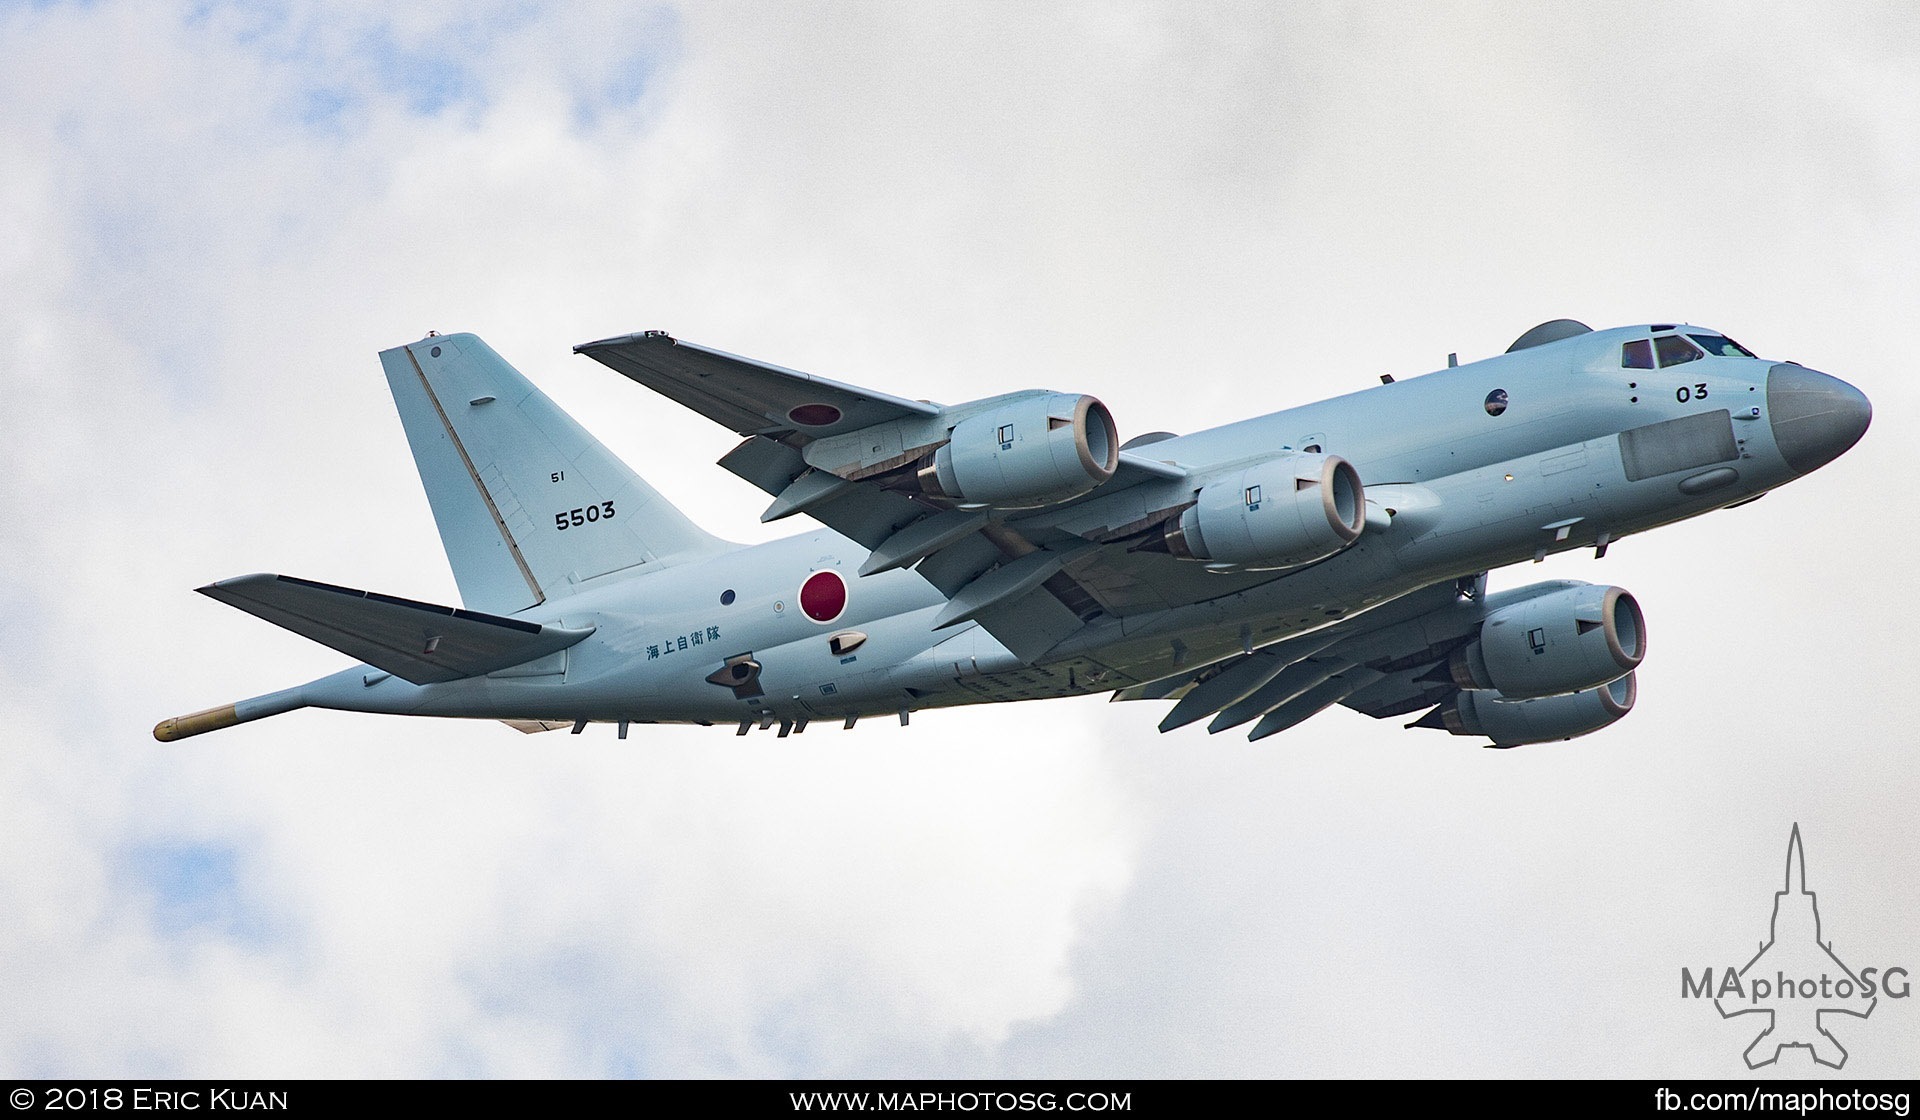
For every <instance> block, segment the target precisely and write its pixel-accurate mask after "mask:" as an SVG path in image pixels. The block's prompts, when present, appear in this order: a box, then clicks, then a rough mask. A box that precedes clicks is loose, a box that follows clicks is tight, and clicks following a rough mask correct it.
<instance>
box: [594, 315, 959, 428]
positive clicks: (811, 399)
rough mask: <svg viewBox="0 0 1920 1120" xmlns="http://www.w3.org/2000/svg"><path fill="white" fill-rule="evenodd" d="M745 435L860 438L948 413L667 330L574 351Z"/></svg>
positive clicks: (919, 402)
mask: <svg viewBox="0 0 1920 1120" xmlns="http://www.w3.org/2000/svg"><path fill="white" fill-rule="evenodd" d="M573 350H574V353H576V354H585V355H587V356H588V357H590V358H592V359H594V360H595V361H597V362H601V363H603V364H605V365H607V366H609V367H611V368H612V369H614V370H615V371H617V372H619V373H622V374H624V375H626V376H627V377H630V378H632V379H633V380H635V381H638V382H639V383H640V384H642V385H645V386H646V387H647V388H649V389H652V390H653V391H655V392H657V393H659V394H660V395H662V396H665V397H669V398H671V399H673V400H675V401H678V402H679V403H681V404H683V405H686V406H687V407H688V408H690V409H692V410H694V411H695V412H698V413H699V414H700V415H702V416H705V417H706V418H707V419H709V420H712V421H714V422H715V423H719V424H724V425H726V426H727V427H728V428H731V429H732V430H733V431H735V432H738V433H740V434H741V435H743V436H754V435H765V436H774V437H779V436H781V435H782V434H799V435H800V436H801V437H803V438H804V439H818V438H820V437H822V436H830V435H839V434H840V433H842V432H852V431H857V430H859V429H861V428H869V427H872V426H873V425H875V424H884V423H886V422H887V421H889V420H900V419H903V418H906V417H909V416H937V415H939V413H940V406H939V405H936V404H929V403H928V402H926V401H909V400H903V399H901V398H899V397H891V396H888V395H887V394H885V393H876V392H873V391H872V390H869V389H860V388H856V387H854V386H852V385H843V384H841V383H840V382H838V381H830V380H828V379H827V378H824V377H815V376H813V375H812V374H807V373H800V372H798V371H796V370H790V369H785V368H782V367H780V366H776V365H769V364H768V363H766V362H756V361H754V360H753V359H751V358H741V357H737V356H735V355H733V354H727V353H723V352H722V351H719V350H710V349H708V348H707V347H705V346H695V345H693V344H692V343H689V342H681V341H680V340H679V339H676V338H673V337H672V336H670V335H668V334H667V333H666V332H665V331H645V332H643V333H641V334H630V335H623V336H621V337H619V338H603V339H601V340H600V341H598V342H583V343H581V344H580V345H578V346H576V347H574V348H573Z"/></svg>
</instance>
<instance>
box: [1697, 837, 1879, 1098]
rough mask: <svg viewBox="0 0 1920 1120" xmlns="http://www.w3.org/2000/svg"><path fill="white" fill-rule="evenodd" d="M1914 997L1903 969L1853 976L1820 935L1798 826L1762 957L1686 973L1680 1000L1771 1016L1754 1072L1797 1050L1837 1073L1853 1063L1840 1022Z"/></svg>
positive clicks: (1753, 1060) (1752, 1050)
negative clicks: (1885, 1002) (1838, 1030)
mask: <svg viewBox="0 0 1920 1120" xmlns="http://www.w3.org/2000/svg"><path fill="white" fill-rule="evenodd" d="M1911 994H1912V985H1911V983H1910V982H1909V979H1908V976H1907V970H1906V969H1905V968H1902V967H1900V966H1898V965H1890V966H1874V967H1871V968H1862V969H1859V970H1858V971H1855V970H1854V969H1851V968H1848V967H1847V966H1846V965H1845V964H1843V963H1841V960H1840V958H1839V957H1838V956H1836V955H1835V954H1834V951H1833V942H1832V941H1829V940H1825V939H1823V938H1822V937H1821V935H1820V907H1819V904H1818V903H1817V902H1816V901H1815V899H1814V895H1813V892H1812V891H1810V890H1808V889H1807V861H1806V855H1805V853H1804V851H1802V849H1801V846H1800V826H1799V825H1797V824H1796V825H1794V826H1793V835H1792V836H1791V837H1790V838H1789V839H1788V840H1787V877H1786V883H1785V885H1784V886H1783V887H1782V889H1781V890H1780V891H1779V892H1778V893H1776V894H1775V895H1774V896H1773V924H1772V926H1771V927H1770V928H1769V930H1768V932H1767V939H1766V940H1765V941H1763V942H1761V943H1760V951H1759V952H1758V953H1755V954H1754V957H1753V959H1752V960H1750V961H1748V962H1747V963H1746V965H1745V966H1744V967H1741V968H1734V967H1732V966H1730V965H1729V966H1726V967H1723V968H1719V969H1715V968H1705V969H1702V970H1700V971H1699V972H1697V973H1696V972H1694V971H1693V970H1692V969H1689V968H1684V967H1683V968H1681V970H1680V995H1681V998H1683V999H1712V1000H1713V1005H1714V1007H1715V1008H1717V1009H1719V1011H1720V1014H1721V1015H1722V1016H1724V1017H1726V1018H1729V1019H1731V1018H1733V1017H1734V1016H1736V1015H1753V1016H1756V1017H1757V1016H1761V1015H1764V1016H1766V1019H1765V1022H1766V1024H1767V1028H1766V1029H1765V1030H1763V1031H1761V1032H1760V1035H1759V1037H1757V1038H1755V1039H1754V1040H1753V1045H1751V1046H1749V1047H1747V1050H1746V1054H1745V1057H1746V1060H1747V1067H1748V1068H1749V1069H1759V1068H1760V1067H1761V1066H1764V1065H1771V1064H1772V1063H1774V1062H1776V1061H1778V1060H1779V1059H1780V1052H1781V1051H1782V1050H1785V1049H1787V1048H1788V1047H1795V1046H1797V1047H1801V1048H1803V1049H1805V1050H1807V1051H1808V1052H1809V1053H1810V1054H1812V1056H1813V1060H1814V1061H1816V1062H1819V1063H1820V1064H1821V1065H1823V1066H1832V1067H1833V1068H1834V1069H1839V1068H1840V1067H1841V1066H1844V1065H1846V1064H1847V1050H1846V1047H1844V1046H1842V1045H1840V1040H1839V1039H1837V1038H1835V1037H1834V1035H1833V1032H1832V1031H1831V1030H1830V1029H1829V1027H1831V1026H1833V1025H1835V1024H1836V1023H1837V1022H1838V1019H1837V1017H1838V1016H1841V1015H1847V1016H1851V1017H1853V1018H1856V1019H1865V1018H1866V1017H1867V1016H1869V1015H1871V1014H1873V1009H1874V1008H1875V1007H1878V1006H1879V1005H1880V1000H1881V998H1882V997H1885V998H1887V999H1906V998H1907V997H1908V996H1909V995H1911ZM1756 1021H1758V1020H1757V1019H1756Z"/></svg>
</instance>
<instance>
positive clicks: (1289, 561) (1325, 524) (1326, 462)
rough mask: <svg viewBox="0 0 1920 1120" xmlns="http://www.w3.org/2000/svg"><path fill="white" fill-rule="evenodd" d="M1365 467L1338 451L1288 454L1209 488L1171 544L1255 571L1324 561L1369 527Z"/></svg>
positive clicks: (1179, 552) (1185, 553)
mask: <svg viewBox="0 0 1920 1120" xmlns="http://www.w3.org/2000/svg"><path fill="white" fill-rule="evenodd" d="M1366 518H1367V503H1366V498H1365V495H1364V493H1363V491H1362V490H1361V487H1360V473H1359V472H1358V471H1356V470H1354V469H1353V464H1351V463H1349V462H1347V461H1346V460H1345V459H1342V458H1340V457H1339V456H1338V455H1284V456H1281V457H1280V458H1277V459H1270V460H1268V461H1267V462H1264V463H1261V464H1259V465H1257V466H1252V467H1248V468H1247V469H1246V470H1243V471H1240V472H1239V473H1237V474H1233V475H1229V476H1227V477H1225V478H1222V479H1218V480H1216V481H1214V482H1211V483H1208V484H1207V485H1206V486H1204V487H1202V488H1201V490H1200V493H1199V495H1198V496H1197V498H1196V500H1195V501H1194V504H1193V505H1192V506H1190V507H1188V508H1187V510H1186V511H1185V512H1183V513H1182V514H1181V515H1180V521H1179V523H1178V524H1177V525H1173V526H1170V527H1169V528H1168V529H1167V531H1166V545H1167V551H1168V552H1171V553H1172V554H1173V555H1175V556H1178V557H1180V558H1181V559H1183V560H1205V561H1211V562H1213V563H1217V564H1231V565H1234V566H1236V567H1243V568H1251V569H1254V570H1260V569H1266V568H1291V567H1297V566H1299V565H1301V564H1310V563H1312V562H1313V561H1315V560H1322V559H1325V558H1326V557H1328V556H1332V555H1333V554H1334V553H1336V552H1339V551H1340V550H1341V549H1343V548H1345V547H1347V546H1348V545H1350V544H1352V543H1353V542H1354V541H1356V540H1358V539H1359V537H1360V531H1361V530H1362V529H1363V528H1365V527H1366Z"/></svg>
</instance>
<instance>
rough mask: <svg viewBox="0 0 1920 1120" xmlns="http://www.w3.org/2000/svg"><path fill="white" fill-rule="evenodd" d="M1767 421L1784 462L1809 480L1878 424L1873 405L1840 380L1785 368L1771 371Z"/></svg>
mask: <svg viewBox="0 0 1920 1120" xmlns="http://www.w3.org/2000/svg"><path fill="white" fill-rule="evenodd" d="M1767 415H1768V416H1769V417H1770V421H1769V422H1770V423H1771V424H1772V426H1773V442H1774V445H1775V446H1776V447H1778V448H1779V449H1780V455H1781V457H1782V458H1784V459H1785V460H1786V461H1787V466H1789V467H1791V468H1793V470H1794V472H1795V473H1796V474H1806V473H1807V472H1809V471H1812V470H1814V469H1815V468H1818V467H1822V466H1825V465H1826V464H1828V463H1831V462H1832V461H1834V460H1835V459H1837V458H1839V457H1840V456H1841V454H1843V453H1844V452H1845V451H1846V450H1847V448H1849V447H1852V446H1853V445H1854V444H1856V443H1858V442H1859V441H1860V437H1861V436H1863V435H1865V434H1866V431H1867V425H1868V424H1870V423H1872V421H1873V404H1872V403H1871V402H1869V401H1868V400H1867V395H1866V394H1865V393H1862V392H1861V391H1860V390H1858V389H1856V388H1854V387H1853V386H1851V385H1849V384H1847V383H1846V382H1844V381H1842V380H1840V379H1839V378H1837V377H1829V376H1828V375H1826V374H1824V373H1821V372H1819V371H1818V370H1811V369H1808V368H1806V367H1805V366H1796V365H1784V364H1783V365H1777V366H1774V367H1773V368H1772V369H1771V370H1768V371H1767Z"/></svg>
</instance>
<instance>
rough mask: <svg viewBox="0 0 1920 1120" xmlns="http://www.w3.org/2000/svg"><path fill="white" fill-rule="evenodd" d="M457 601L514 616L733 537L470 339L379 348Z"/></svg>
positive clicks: (722, 547) (713, 548)
mask: <svg viewBox="0 0 1920 1120" xmlns="http://www.w3.org/2000/svg"><path fill="white" fill-rule="evenodd" d="M380 364H381V366H382V368H383V369H385V371H386V374H387V383H388V385H389V386H390V387H391V388H392V390H393V400H394V404H395V406H397V407H398V409H399V411H400V421H401V424H402V425H403V426H404V427H405V428H406V432H407V442H408V443H409V444H410V445H411V446H412V448H413V457H414V462H415V464H416V465H417V466H418V467H419V469H420V481H421V483H422V484H423V485H424V486H425V487H426V491H427V501H428V503H429V504H431V505H432V507H433V518H434V522H435V523H436V524H437V525H438V526H439V528H440V541H441V543H442V544H443V545H444V546H445V547H446V551H447V560H448V562H449V563H450V564H452V566H453V578H454V582H455V583H457V584H458V585H459V587H460V597H461V600H462V601H463V602H464V603H465V604H466V605H467V606H468V607H472V608H474V609H477V610H484V611H493V612H498V613H500V614H512V613H514V612H516V611H521V610H525V609H526V608H528V607H531V606H535V605H537V604H539V603H542V602H545V601H546V600H547V599H550V598H558V597H562V596H565V595H568V594H571V593H572V592H573V591H574V590H575V589H576V588H577V586H578V585H579V584H582V583H584V582H586V581H587V580H591V579H594V578H595V577H598V576H603V575H608V574H610V573H613V572H618V571H623V570H627V569H632V568H637V567H640V566H642V565H648V564H662V563H666V562H670V561H674V560H679V559H685V558H688V557H692V556H701V555H711V554H713V553H717V552H723V551H726V550H728V549H729V548H731V547H732V546H731V545H729V544H727V542H725V541H722V540H720V539H719V538H717V537H714V536H712V535H710V534H708V533H707V532H705V531H704V530H702V529H701V528H700V527H699V526H697V525H695V524H694V523H693V522H692V521H691V520H689V519H688V518H687V516H686V515H685V514H683V513H681V512H680V511H679V510H678V509H675V508H674V507H673V505H672V504H671V503H669V502H668V501H667V500H666V499H665V498H663V497H661V496H660V493H659V492H658V491H656V490H655V489H654V488H653V487H651V486H649V485H647V483H646V482H645V481H644V480H642V479H641V478H640V476H639V475H637V474H635V473H633V470H632V468H630V467H628V466H627V465H626V464H625V463H623V462H621V461H620V459H619V458H618V457H617V456H615V455H614V454H613V453H612V452H611V451H608V450H607V449H606V448H605V447H604V446H602V445H601V443H600V441H598V440H596V439H594V438H593V436H592V435H590V434H588V432H587V431H586V429H584V428H582V427H581V426H580V425H579V424H578V423H576V422H575V421H574V419H573V418H572V417H571V416H568V415H567V414H566V413H565V412H563V411H561V409H560V407H559V406H558V405H556V404H554V403H553V401H552V400H550V399H548V397H547V396H546V394H544V393H542V392H540V390H538V389H536V388H535V387H534V386H533V383H532V382H530V381H528V380H527V379H526V378H525V377H523V376H521V374H520V372H519V371H518V370H516V369H514V368H513V367H512V366H511V365H508V364H507V362H506V361H505V360H504V359H503V358H501V357H500V355H498V354H496V353H494V351H493V348H492V347H490V346H488V345H487V344H486V343H485V342H482V341H481V340H480V339H479V338H478V337H476V336H474V335H471V334H452V335H430V336H428V337H426V338H423V339H421V340H420V341H418V342H415V343H412V344H410V345H407V346H396V347H394V348H393V349H391V350H384V351H381V354H380Z"/></svg>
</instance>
